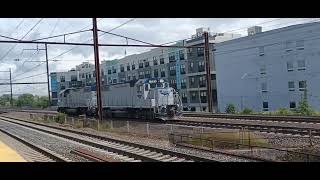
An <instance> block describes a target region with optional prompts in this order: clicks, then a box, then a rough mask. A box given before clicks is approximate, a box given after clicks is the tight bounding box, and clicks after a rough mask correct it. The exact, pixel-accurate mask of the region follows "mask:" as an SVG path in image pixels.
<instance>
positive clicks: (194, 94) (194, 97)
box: [191, 92, 197, 101]
mask: <svg viewBox="0 0 320 180" xmlns="http://www.w3.org/2000/svg"><path fill="white" fill-rule="evenodd" d="M191 99H192V100H193V101H196V100H197V96H196V93H195V92H192V93H191Z"/></svg>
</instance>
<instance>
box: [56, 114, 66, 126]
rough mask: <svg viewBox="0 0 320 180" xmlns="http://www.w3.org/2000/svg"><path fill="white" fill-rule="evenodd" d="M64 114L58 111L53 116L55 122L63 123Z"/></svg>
mask: <svg viewBox="0 0 320 180" xmlns="http://www.w3.org/2000/svg"><path fill="white" fill-rule="evenodd" d="M65 117H66V115H65V114H63V113H58V115H57V116H56V117H55V119H54V120H55V122H56V123H59V124H63V123H64V119H65Z"/></svg>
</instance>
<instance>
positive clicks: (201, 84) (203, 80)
mask: <svg viewBox="0 0 320 180" xmlns="http://www.w3.org/2000/svg"><path fill="white" fill-rule="evenodd" d="M199 87H206V77H205V76H200V78H199Z"/></svg>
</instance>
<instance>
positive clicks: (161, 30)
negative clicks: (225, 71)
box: [0, 18, 318, 95]
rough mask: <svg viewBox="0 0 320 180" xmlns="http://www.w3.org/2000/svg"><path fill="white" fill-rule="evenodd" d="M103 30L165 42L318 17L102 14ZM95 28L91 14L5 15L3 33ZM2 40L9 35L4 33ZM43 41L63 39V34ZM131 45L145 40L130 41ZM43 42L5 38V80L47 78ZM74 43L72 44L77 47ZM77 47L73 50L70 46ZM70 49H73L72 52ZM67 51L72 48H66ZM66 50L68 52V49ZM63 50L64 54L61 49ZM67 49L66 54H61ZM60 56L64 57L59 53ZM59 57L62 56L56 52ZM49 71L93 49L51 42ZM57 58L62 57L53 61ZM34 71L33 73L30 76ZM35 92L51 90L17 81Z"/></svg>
mask: <svg viewBox="0 0 320 180" xmlns="http://www.w3.org/2000/svg"><path fill="white" fill-rule="evenodd" d="M97 20H98V29H100V30H103V31H110V30H112V29H114V28H116V27H118V26H119V25H122V24H124V23H126V22H127V23H126V24H124V25H123V26H121V27H119V28H116V29H114V30H113V31H111V32H112V33H116V34H120V35H123V36H127V37H131V38H135V39H138V40H142V41H145V42H149V43H153V44H163V43H167V42H171V41H176V40H180V39H186V38H190V37H191V35H193V34H195V31H196V29H197V28H200V27H209V28H210V31H211V32H217V33H224V32H227V33H236V34H241V35H242V36H246V35H247V28H248V27H250V26H254V25H258V26H262V31H268V30H272V29H276V28H281V27H285V26H289V25H293V24H301V23H306V22H312V21H315V20H318V19H315V18H179V19H175V18H170V19H167V18H97ZM91 28H92V19H91V18H73V19H72V18H42V19H41V18H8V19H5V18H2V19H1V18H0V35H1V36H6V37H11V38H16V39H19V40H21V39H22V40H35V39H39V38H44V37H49V36H55V35H60V34H66V33H70V32H75V31H79V30H87V29H88V30H89V29H91ZM99 35H101V36H100V37H99V43H105V44H107V43H115V44H116V43H119V44H126V39H124V38H119V37H117V36H112V35H108V34H104V35H102V33H101V32H99ZM0 39H1V40H8V39H6V38H4V37H0ZM91 39H92V32H91V31H88V32H82V33H77V34H73V35H68V36H66V37H65V41H66V42H77V43H83V42H87V43H90V42H91V43H92V40H91ZM40 41H52V42H63V41H64V38H63V37H57V38H52V39H47V40H40ZM128 43H129V44H141V43H138V42H133V41H131V40H129V41H128ZM43 48H44V45H38V46H37V45H36V44H8V43H0V84H1V83H6V82H8V80H7V79H9V73H8V72H1V71H8V69H9V68H11V70H12V77H13V81H14V82H45V81H46V74H45V72H46V66H45V63H43V62H41V61H44V60H45V51H43V50H38V51H37V50H35V49H43ZM72 48H73V49H72ZM70 49H72V50H70ZM68 50H70V51H68ZM148 50H150V48H136V47H127V48H125V47H100V48H99V53H100V60H112V59H116V58H122V57H124V56H125V51H126V55H130V54H136V53H141V52H145V51H148ZM66 51H68V52H66ZM64 52H66V53H64ZM62 53H64V54H62ZM60 54H62V55H60ZM58 55H60V56H58ZM57 56H58V57H57ZM48 59H49V60H50V61H49V69H50V72H59V71H67V70H69V69H71V68H73V67H75V66H76V65H78V64H81V63H82V62H85V61H91V62H93V59H94V58H93V48H92V47H84V46H81V47H80V46H66V45H48ZM52 60H57V61H52ZM30 76H31V77H30ZM9 90H10V87H9V86H7V85H0V95H1V94H8V93H9ZM22 93H32V94H36V95H47V85H46V84H41V85H14V86H13V94H16V95H19V94H22Z"/></svg>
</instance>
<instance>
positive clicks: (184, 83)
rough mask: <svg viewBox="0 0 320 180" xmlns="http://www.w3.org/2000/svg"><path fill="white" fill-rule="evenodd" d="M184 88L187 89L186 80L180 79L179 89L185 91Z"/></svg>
mask: <svg viewBox="0 0 320 180" xmlns="http://www.w3.org/2000/svg"><path fill="white" fill-rule="evenodd" d="M186 88H187V85H186V80H185V79H182V80H181V89H186Z"/></svg>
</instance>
